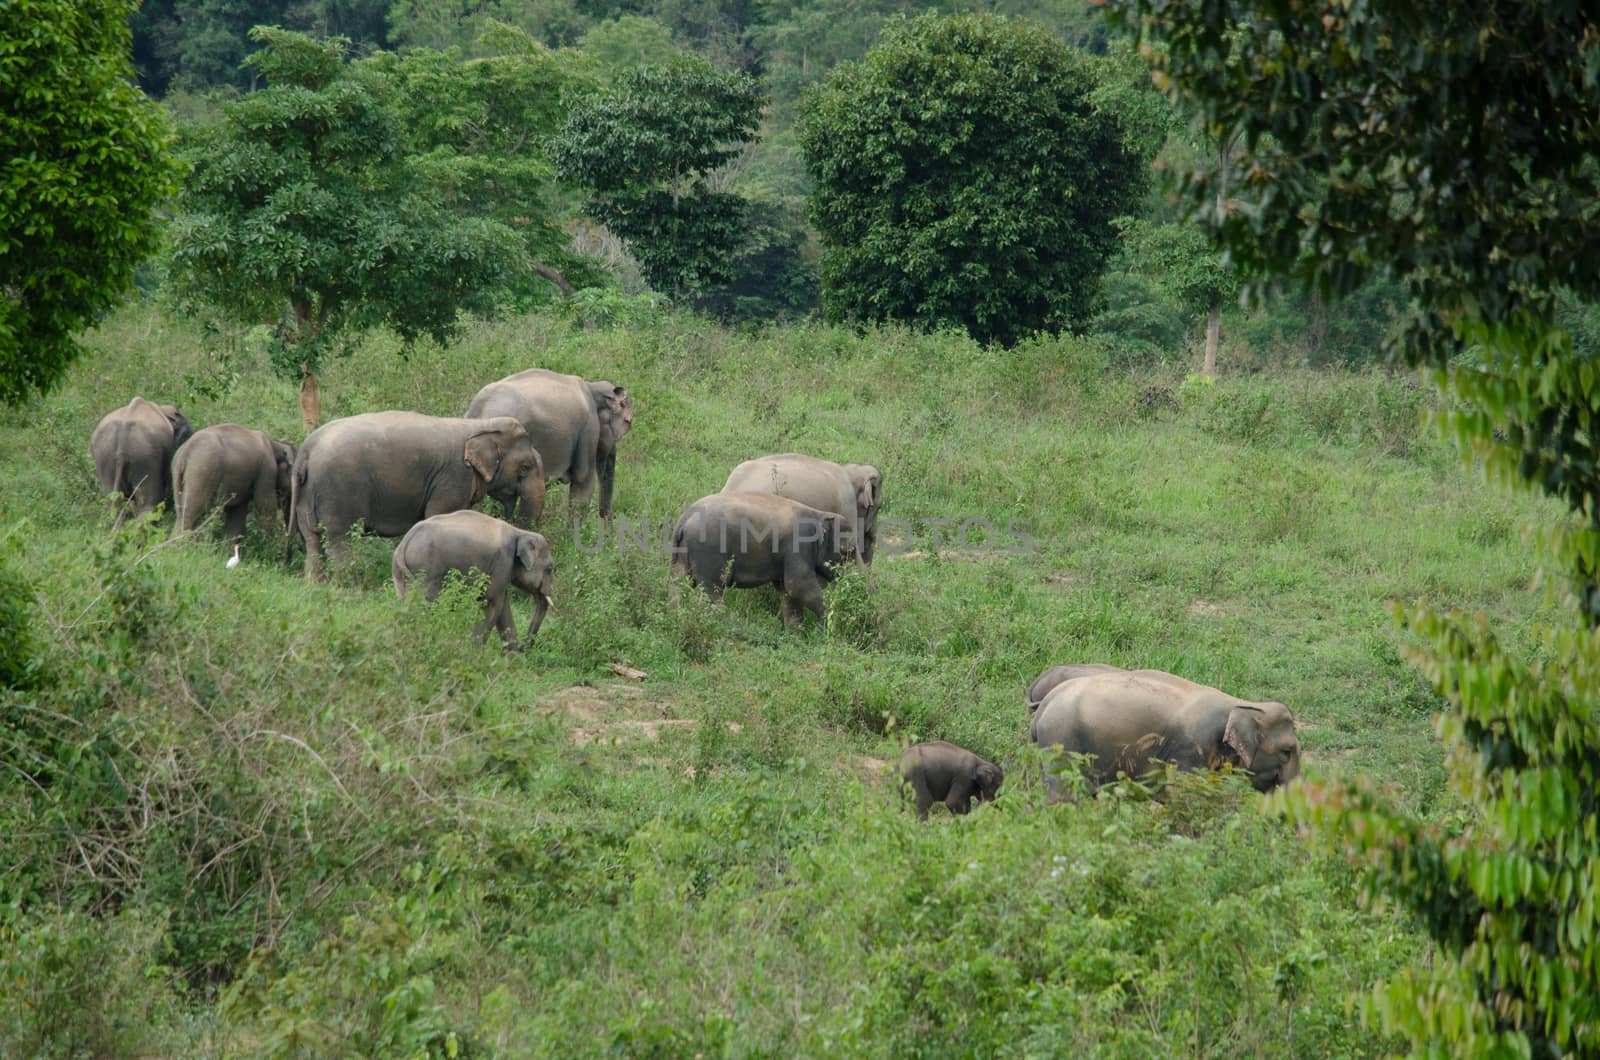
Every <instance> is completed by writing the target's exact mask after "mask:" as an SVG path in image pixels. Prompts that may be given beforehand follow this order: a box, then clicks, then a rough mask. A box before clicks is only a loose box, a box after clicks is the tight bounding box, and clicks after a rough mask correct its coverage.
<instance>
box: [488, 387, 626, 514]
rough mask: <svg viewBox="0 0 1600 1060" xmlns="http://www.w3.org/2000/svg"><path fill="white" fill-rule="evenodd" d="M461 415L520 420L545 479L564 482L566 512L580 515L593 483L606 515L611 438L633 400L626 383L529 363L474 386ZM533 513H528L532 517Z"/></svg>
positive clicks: (622, 427) (612, 464) (612, 466)
mask: <svg viewBox="0 0 1600 1060" xmlns="http://www.w3.org/2000/svg"><path fill="white" fill-rule="evenodd" d="M467 415H468V416H472V417H482V416H510V417H511V418H513V419H515V420H516V421H517V422H518V423H520V424H522V426H523V429H524V430H526V431H527V432H528V437H530V438H532V439H533V447H534V448H535V449H537V450H538V451H539V458H540V459H541V460H542V461H544V475H545V481H546V482H565V483H567V484H568V492H567V510H568V512H569V514H571V515H572V516H573V517H574V518H580V517H582V515H583V514H584V513H585V512H586V511H588V508H589V498H590V497H592V496H594V491H595V486H596V485H597V484H598V485H599V487H600V518H602V519H609V518H611V494H612V488H613V486H614V485H615V482H616V474H617V441H618V440H619V439H620V438H621V437H622V436H623V435H625V434H627V433H628V430H629V429H630V428H631V427H632V426H633V399H632V398H631V397H629V396H628V391H627V389H626V388H624V387H620V386H616V385H614V384H612V383H609V382H605V381H604V380H589V379H584V378H582V377H581V376H576V375H563V374H562V373H560V372H551V371H547V370H546V369H543V368H529V369H528V370H527V371H525V372H518V373H517V374H516V375H508V376H506V377H505V378H504V379H501V380H499V381H497V382H494V383H490V384H489V385H488V386H486V387H484V388H483V389H482V390H480V391H478V393H477V396H475V397H474V398H473V399H472V404H470V405H468V406H467ZM506 514H507V515H508V516H510V517H511V519H512V521H513V522H515V523H517V524H518V525H521V526H527V525H532V522H531V521H530V518H529V514H528V513H526V512H522V511H516V512H513V511H511V510H510V509H507V512H506ZM538 517H539V514H538V513H537V512H534V513H532V517H531V518H532V520H533V521H536V520H537V519H538Z"/></svg>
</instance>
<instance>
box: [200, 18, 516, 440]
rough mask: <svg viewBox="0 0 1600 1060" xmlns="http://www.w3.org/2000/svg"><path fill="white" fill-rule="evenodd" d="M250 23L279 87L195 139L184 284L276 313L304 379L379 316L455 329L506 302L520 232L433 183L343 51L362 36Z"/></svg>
mask: <svg viewBox="0 0 1600 1060" xmlns="http://www.w3.org/2000/svg"><path fill="white" fill-rule="evenodd" d="M252 38H253V39H255V40H257V41H260V42H261V43H262V44H263V45H264V47H263V49H262V50H261V51H258V52H256V53H255V54H254V55H252V56H251V57H250V59H249V60H248V61H249V63H250V65H251V66H252V68H254V69H256V70H258V71H260V73H261V74H262V75H263V76H264V77H266V78H267V80H268V81H269V83H270V85H271V87H269V88H266V89H263V90H262V91H259V92H254V93H251V94H250V95H248V96H246V97H244V98H243V99H240V100H238V101H237V102H234V103H230V104H227V105H225V106H224V107H223V121H222V122H221V123H220V124H219V125H217V126H216V127H214V128H207V129H201V130H198V131H196V133H195V135H194V136H193V137H192V139H191V140H190V142H189V143H188V144H187V146H186V149H185V155H186V158H187V160H188V162H189V165H190V172H189V174H188V176H187V177H186V178H185V180H184V185H183V194H182V197H181V199H180V206H181V207H182V209H183V211H184V212H183V216H182V217H180V218H179V220H178V223H177V224H176V225H175V228H174V232H173V266H174V279H175V280H176V282H177V284H178V286H179V291H180V293H181V295H182V296H183V297H186V298H188V299H192V300H197V301H199V302H201V303H205V304H210V305H214V306H216V307H218V308H220V309H221V310H223V311H224V312H225V313H227V314H229V315H230V316H232V317H234V318H235V319H238V320H242V321H245V322H252V323H261V324H275V325H276V326H277V328H276V333H275V334H276V339H275V344H274V362H275V363H276V364H277V366H278V367H279V370H280V371H281V372H283V374H284V375H285V376H286V377H288V378H291V379H300V380H314V378H315V374H316V372H317V371H318V370H319V368H320V367H321V364H322V361H323V359H324V358H325V357H326V356H327V355H328V354H329V353H331V352H333V351H334V350H336V349H340V348H343V347H342V346H341V343H342V342H344V341H345V340H347V339H348V338H349V337H350V336H351V335H353V334H358V333H359V332H360V331H361V330H363V329H365V328H368V327H372V326H374V325H377V324H386V325H388V326H390V327H392V328H394V329H395V330H396V331H397V332H399V333H400V335H401V336H402V337H403V338H404V339H406V340H407V341H408V342H409V341H410V340H412V339H414V338H416V337H418V336H422V335H426V336H429V337H431V338H433V339H435V340H436V341H444V340H445V339H446V338H447V337H448V336H449V334H450V333H451V331H452V330H453V329H454V328H455V326H456V319H457V314H458V313H459V312H460V311H461V310H463V309H466V310H472V311H482V312H487V311H489V310H492V309H493V308H494V307H495V305H496V302H497V296H498V295H499V293H500V291H501V289H502V280H503V277H504V275H505V273H506V272H507V270H508V269H509V268H511V263H512V261H513V260H514V258H515V255H516V254H517V250H518V246H519V244H518V241H517V239H516V236H515V235H514V234H513V233H512V232H511V231H510V230H509V229H508V228H507V227H506V226H505V225H503V224H499V223H496V222H495V221H492V220H489V219H486V218H484V217H481V216H472V217H457V216H453V215H452V214H450V213H449V212H447V211H446V210H444V209H442V208H441V206H440V205H439V203H438V201H437V200H436V198H435V196H433V195H431V194H429V193H428V189H427V188H426V186H419V182H418V180H417V179H416V176H417V175H416V172H415V170H414V167H413V166H412V165H410V163H409V161H408V159H407V158H406V157H405V156H404V155H403V153H402V149H401V142H400V138H399V130H398V128H397V123H396V115H395V112H394V111H393V110H392V109H391V108H390V107H389V106H388V105H387V104H386V101H385V100H384V98H383V96H382V94H381V93H380V91H379V88H378V86H377V85H376V84H374V79H373V77H372V76H371V75H370V74H366V73H365V72H364V71H362V70H359V69H354V70H353V69H351V68H349V67H347V66H346V64H345V62H344V52H345V50H346V47H347V44H348V42H346V41H344V40H342V39H339V38H331V39H314V38H312V37H308V36H305V35H303V34H298V33H291V32H288V31H285V30H279V29H269V28H266V27H257V28H256V29H255V30H253V31H252ZM312 419H313V422H311V423H308V425H307V426H308V427H309V426H314V425H315V423H314V417H312Z"/></svg>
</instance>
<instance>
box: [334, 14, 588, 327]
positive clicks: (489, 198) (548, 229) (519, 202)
mask: <svg viewBox="0 0 1600 1060" xmlns="http://www.w3.org/2000/svg"><path fill="white" fill-rule="evenodd" d="M478 47H479V48H480V49H482V50H483V51H485V52H487V53H489V54H487V55H485V56H484V57H482V58H477V59H470V60H468V59H463V57H462V55H461V52H460V51H458V50H456V49H454V48H452V49H450V50H447V51H438V50H435V49H431V48H410V49H407V50H406V51H405V52H404V53H402V54H395V53H392V52H380V53H378V54H377V55H375V56H373V57H372V58H370V59H368V60H365V62H364V63H363V65H364V66H365V67H366V68H367V69H369V70H371V71H374V72H376V73H377V74H379V75H380V76H381V77H382V78H383V79H384V81H385V82H386V83H387V84H388V85H390V86H391V87H392V92H391V93H390V94H389V103H390V107H391V108H392V110H393V112H394V115H395V117H396V119H397V127H398V129H399V131H400V135H401V139H402V144H403V149H404V151H405V153H406V154H407V155H409V156H411V157H410V166H411V169H412V171H413V173H414V174H415V175H416V176H417V177H418V178H419V179H420V180H422V181H424V182H425V183H426V184H427V185H428V186H430V187H431V188H432V189H433V192H434V196H435V201H437V202H438V203H439V204H440V205H442V206H443V207H444V208H445V209H447V210H449V211H450V212H451V213H453V214H454V215H456V216H457V217H460V218H462V219H463V220H466V219H470V218H474V217H479V218H488V219H490V220H493V221H496V222H498V223H500V224H503V225H505V226H506V227H507V228H509V229H510V230H512V231H513V232H515V233H517V235H518V237H519V239H520V240H521V243H522V245H523V249H524V252H523V254H522V261H523V274H522V276H521V278H520V279H519V278H517V277H511V278H509V279H510V283H511V288H512V290H513V291H514V292H515V293H516V294H517V296H518V297H519V298H522V299H530V298H533V297H535V291H536V290H537V293H538V294H539V295H544V294H545V293H547V292H548V291H549V288H548V287H547V286H546V282H547V281H548V282H549V283H552V284H555V285H556V287H557V288H558V289H560V290H561V291H562V292H563V293H565V294H571V293H572V292H573V290H574V289H575V286H576V285H575V284H574V283H573V282H572V279H569V277H574V278H576V279H577V280H578V281H579V283H580V284H587V283H589V282H592V281H596V280H598V278H599V270H598V268H597V267H596V266H595V265H594V264H593V261H592V259H581V258H580V257H579V256H578V255H575V254H573V253H572V252H571V251H570V249H569V244H570V242H571V240H570V239H569V237H568V236H567V234H566V233H565V232H563V231H562V230H561V228H560V227H558V226H557V225H556V224H555V223H554V222H553V221H552V220H551V218H552V217H553V216H554V215H555V214H556V213H557V211H558V210H559V203H558V201H557V199H558V194H559V189H558V188H557V185H556V180H555V166H554V164H553V163H552V162H551V161H550V157H549V154H548V151H547V149H546V148H547V144H548V142H549V139H550V137H551V136H552V135H553V134H554V133H555V132H556V130H557V129H558V128H560V126H561V123H562V121H563V120H564V119H565V118H566V114H567V110H566V106H565V105H564V104H563V102H562V97H563V95H564V94H565V95H569V96H576V95H578V94H581V93H585V92H591V91H593V90H594V87H595V78H594V75H593V73H592V70H591V67H592V65H593V64H592V62H591V61H590V60H588V59H587V58H586V57H583V56H579V55H576V54H575V53H574V52H572V51H571V50H567V49H563V50H560V51H552V50H550V49H549V48H546V47H544V46H543V45H542V44H540V43H539V42H538V41H536V40H534V39H533V38H532V37H531V36H530V35H529V34H528V33H526V32H525V31H523V30H521V29H518V28H516V27H514V26H508V25H505V24H503V23H497V22H490V23H488V25H487V28H486V29H485V31H484V33H483V34H482V36H481V37H480V38H479V41H478Z"/></svg>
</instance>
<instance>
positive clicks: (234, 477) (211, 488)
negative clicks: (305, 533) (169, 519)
mask: <svg viewBox="0 0 1600 1060" xmlns="http://www.w3.org/2000/svg"><path fill="white" fill-rule="evenodd" d="M293 475H294V446H292V445H289V444H287V443H286V442H275V441H273V440H272V439H271V438H269V437H267V434H266V432H265V431H257V430H253V429H251V428H249V427H241V426H239V425H238V424H237V423H219V424H216V425H215V426H212V427H206V428H203V429H202V430H198V431H196V432H195V433H194V437H193V438H190V439H189V443H188V444H187V445H185V446H184V447H183V448H182V449H179V450H178V452H177V455H176V456H174V457H173V458H172V489H173V493H174V495H175V496H176V498H177V509H178V529H179V530H193V529H194V528H195V527H196V526H198V525H199V524H200V521H201V520H202V519H204V518H205V516H206V514H207V513H209V512H210V511H211V510H212V509H213V508H221V509H222V516H223V524H222V532H223V537H224V539H225V540H226V541H228V542H229V543H230V544H232V543H235V542H237V541H238V540H239V538H241V537H243V536H244V521H245V516H246V515H247V514H248V513H249V511H250V509H251V508H252V507H253V508H255V512H256V521H257V522H260V523H270V522H273V521H274V520H275V519H282V520H283V522H284V523H285V524H287V523H288V521H289V492H290V490H289V487H290V483H291V480H292V477H293Z"/></svg>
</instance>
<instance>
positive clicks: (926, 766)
mask: <svg viewBox="0 0 1600 1060" xmlns="http://www.w3.org/2000/svg"><path fill="white" fill-rule="evenodd" d="M1004 780H1005V774H1004V773H1003V772H1002V771H1001V769H1000V767H999V766H997V765H995V764H994V763H993V762H991V761H989V760H988V759H987V758H980V757H978V756H977V755H975V754H973V753H972V752H971V751H969V750H967V749H966V748H965V747H957V746H956V745H955V744H953V743H946V742H945V741H943V740H930V741H929V742H927V743H919V744H913V745H912V746H910V747H908V748H906V752H905V754H903V755H901V756H900V787H901V790H902V791H903V790H904V789H906V788H910V789H911V791H912V793H913V794H914V795H915V796H916V799H917V816H918V817H920V818H922V819H923V820H927V817H928V807H930V806H932V805H933V804H934V803H936V802H942V803H944V804H945V806H947V807H949V809H950V812H951V813H966V812H967V811H969V810H971V809H972V800H973V799H974V798H976V799H977V800H978V801H979V802H992V801H994V797H995V795H996V794H998V793H999V791H1000V785H1001V783H1002V782H1003V781H1004Z"/></svg>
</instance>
